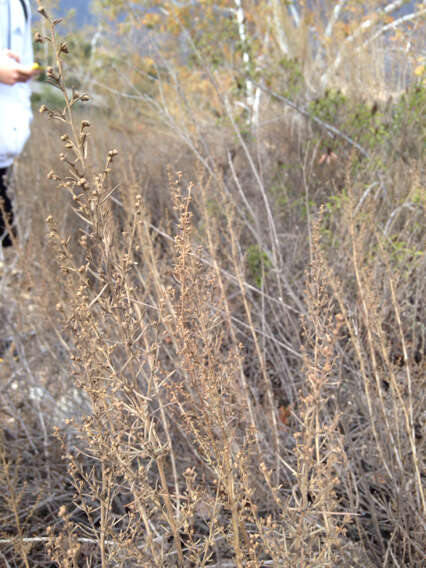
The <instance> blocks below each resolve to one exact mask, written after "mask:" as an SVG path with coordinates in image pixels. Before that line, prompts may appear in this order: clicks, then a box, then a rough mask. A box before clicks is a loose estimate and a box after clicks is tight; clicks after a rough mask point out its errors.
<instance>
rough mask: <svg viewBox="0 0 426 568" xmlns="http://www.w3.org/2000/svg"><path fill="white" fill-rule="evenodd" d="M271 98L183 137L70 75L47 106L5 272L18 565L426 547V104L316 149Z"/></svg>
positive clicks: (403, 551) (8, 506) (7, 475)
mask: <svg viewBox="0 0 426 568" xmlns="http://www.w3.org/2000/svg"><path fill="white" fill-rule="evenodd" d="M53 32H54V28H53V27H52V28H51V32H50V33H53ZM59 56H60V57H61V54H60V53H59ZM56 73H58V74H57V75H55V76H56V78H55V76H54V75H53V74H56ZM52 80H54V81H56V82H57V83H58V85H59V86H60V87H63V86H64V85H63V80H64V78H63V74H62V71H61V59H60V58H59V60H58V71H52ZM419 89H420V87H419ZM64 95H65V97H67V93H66V91H64ZM407 96H409V95H407ZM275 104H276V105H278V103H272V102H271V103H270V105H269V107H268V111H267V113H266V114H265V117H264V118H265V120H264V121H263V122H262V126H261V127H259V129H258V131H257V133H256V134H254V135H252V136H251V137H247V135H246V133H244V132H243V133H242V132H241V124H239V123H238V124H237V123H236V122H232V121H231V122H230V124H228V125H225V126H223V125H219V126H217V127H214V125H213V124H211V125H210V126H209V129H208V133H206V135H205V136H206V137H205V138H204V139H203V141H202V142H203V143H201V142H198V143H197V145H194V144H193V142H192V141H193V140H194V139H193V138H191V139H190V143H188V139H186V142H187V144H186V145H184V146H183V145H182V143H181V138H180V137H179V135H180V134H182V132H177V131H176V130H173V129H172V130H171V131H167V130H165V129H162V130H156V129H155V128H154V127H152V128H151V129H150V130H149V131H145V132H143V135H142V134H141V135H139V134H138V133H137V132H132V133H129V132H128V130H127V126H128V125H127V124H121V125H119V126H118V127H117V124H113V125H110V124H109V123H108V122H107V121H106V120H105V117H103V116H102V115H100V114H99V113H98V112H97V111H88V113H87V114H84V113H83V111H81V110H76V111H74V110H73V108H72V107H73V106H74V104H73V99H68V100H67V101H66V106H65V110H64V114H63V115H61V114H60V113H59V114H58V113H55V112H53V113H52V114H51V118H52V121H51V122H50V124H47V121H46V117H45V116H39V117H37V118H36V121H35V127H34V136H33V138H32V140H31V143H30V145H29V146H28V148H27V150H26V153H25V155H24V156H23V157H22V158H21V159H20V161H19V163H18V165H17V168H16V170H15V176H14V179H15V190H16V198H17V202H18V210H19V235H20V240H19V244H18V246H17V247H16V248H15V250H14V252H13V253H12V254H11V255H10V258H9V259H8V261H7V263H5V264H4V265H3V267H2V274H1V282H0V285H1V288H0V290H1V296H2V308H1V311H2V320H1V325H2V332H3V338H4V343H5V345H4V351H3V355H2V358H3V359H2V362H1V366H0V380H1V382H0V400H1V408H0V409H1V420H2V435H1V438H0V461H1V467H0V487H1V498H0V520H1V522H0V526H1V534H0V560H1V562H4V565H5V566H26V567H28V566H31V567H38V566H40V567H41V566H61V567H62V566H64V567H68V566H69V567H73V568H75V567H77V566H102V567H107V566H108V567H110V566H111V567H112V566H114V567H115V566H117V567H118V566H122V567H125V566H126V567H127V566H158V567H162V566H217V567H226V566H238V567H242V566H247V567H248V566H253V567H255V566H256V567H259V568H260V567H264V566H276V567H281V566H300V567H309V566H311V567H318V566H330V567H334V566H345V567H346V566H354V567H360V568H361V567H367V566H384V567H385V566H386V567H387V566H389V567H390V566H421V565H422V564H423V562H424V553H423V534H424V493H423V487H422V475H423V469H424V464H423V461H422V460H423V455H422V450H423V439H424V438H423V437H424V432H423V431H422V427H423V426H422V425H423V422H424V420H422V418H424V416H423V414H424V405H423V396H424V395H423V392H424V352H425V332H424V321H425V319H424V307H423V305H422V301H421V300H422V298H423V296H424V282H425V279H424V262H425V261H424V254H423V249H424V231H423V228H422V215H423V214H424V207H425V202H424V196H423V193H422V185H421V184H422V175H423V173H424V172H423V170H422V167H423V166H422V164H421V152H420V145H421V143H420V142H419V139H418V137H419V130H418V129H417V126H416V124H417V122H416V116H417V115H416V113H415V112H414V114H410V115H407V116H409V117H410V120H412V122H411V128H410V129H404V128H401V129H400V131H398V133H397V135H396V134H395V136H394V137H393V139H392V143H390V142H388V141H386V140H385V142H383V143H382V144H380V143H378V144H375V145H372V147H371V149H369V154H370V157H369V159H366V158H363V157H360V156H359V155H358V154H357V152H356V151H355V150H353V148H351V147H350V146H349V147H348V146H347V145H346V144H345V143H342V144H341V145H337V146H336V147H333V152H335V154H336V156H337V160H334V159H329V160H325V161H324V160H323V163H322V164H320V163H319V162H320V161H321V156H322V154H323V152H325V151H326V150H324V144H325V143H327V135H326V134H324V131H323V130H321V129H318V127H316V126H315V125H312V124H311V123H310V122H309V121H304V120H300V119H297V118H296V115H292V114H288V115H286V116H283V117H282V118H281V119H280V120H279V121H278V120H276V113H277V109H278V108H279V107H278V106H275ZM398 104H399V105H400V106H398ZM401 104H402V103H398V102H397V103H395V105H394V106H392V105H390V106H389V107H387V108H386V109H385V108H383V109H381V111H382V112H383V113H384V114H385V117H386V119H388V120H389V121H391V119H392V117H393V116H395V115H397V114H398V112H400V109H401V108H405V112H407V113H408V112H409V111H410V107H409V105H407V106H406V107H403V106H401ZM411 111H412V109H411ZM46 112H47V111H46ZM129 112H130V111H129ZM346 112H349V111H345V110H342V111H341V113H340V114H339V115H337V116H336V120H337V121H339V122H338V124H337V126H338V127H343V126H344V125H347V124H348V122H347V120H348V118H347V114H345V113H346ZM82 113H83V114H84V117H86V116H88V117H89V120H90V121H91V122H93V123H94V124H93V126H90V125H89V124H88V122H86V120H87V119H86V118H84V117H83V118H82V117H81V116H80V115H81V114H82ZM386 113H387V114H386ZM420 114H421V113H420ZM196 118H197V114H196V112H195V111H194V120H196ZM55 119H57V120H56V121H55ZM203 124H204V123H203ZM88 134H90V135H91V138H90V137H89V136H88ZM199 135H200V131H198V133H197V136H199ZM60 137H62V138H61V139H60ZM58 145H60V146H61V151H62V152H63V154H62V157H61V159H60V160H57V159H56V155H57V153H58ZM114 147H117V148H119V149H120V152H119V153H118V155H117V153H116V151H115V150H113V149H112V148H114ZM104 156H105V157H106V158H104ZM103 160H105V162H104V164H103V165H101V166H99V164H102V161H103ZM327 162H328V163H327ZM52 163H53V164H54V166H53V167H54V172H52V173H51V174H49V176H48V177H49V178H50V179H49V180H47V179H46V174H47V172H49V171H50V170H51V168H52ZM167 166H169V168H167ZM179 169H181V170H182V171H184V172H185V174H181V173H177V174H175V173H174V172H177V171H178V170H179ZM170 172H171V173H170ZM190 180H192V183H191V181H190ZM46 219H48V220H47V223H46Z"/></svg>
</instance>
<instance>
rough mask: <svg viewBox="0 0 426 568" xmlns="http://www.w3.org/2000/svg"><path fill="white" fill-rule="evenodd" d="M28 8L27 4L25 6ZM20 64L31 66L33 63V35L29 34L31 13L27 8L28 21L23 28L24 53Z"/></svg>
mask: <svg viewBox="0 0 426 568" xmlns="http://www.w3.org/2000/svg"><path fill="white" fill-rule="evenodd" d="M27 6H28V4H27ZM21 61H22V63H23V64H24V65H32V64H33V63H34V53H33V35H32V32H31V12H30V8H28V21H27V25H26V26H25V36H24V52H23V54H22V59H21Z"/></svg>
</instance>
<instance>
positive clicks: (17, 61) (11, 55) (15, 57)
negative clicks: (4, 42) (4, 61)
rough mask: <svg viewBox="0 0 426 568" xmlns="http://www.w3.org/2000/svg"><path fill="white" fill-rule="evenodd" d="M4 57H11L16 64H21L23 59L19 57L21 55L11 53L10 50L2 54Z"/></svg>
mask: <svg viewBox="0 0 426 568" xmlns="http://www.w3.org/2000/svg"><path fill="white" fill-rule="evenodd" d="M2 55H5V56H6V57H9V58H10V59H14V60H15V61H16V63H21V58H20V57H19V55H18V54H17V53H15V52H14V51H11V50H10V49H5V50H4V51H3V52H2Z"/></svg>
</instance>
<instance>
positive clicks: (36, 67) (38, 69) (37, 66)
mask: <svg viewBox="0 0 426 568" xmlns="http://www.w3.org/2000/svg"><path fill="white" fill-rule="evenodd" d="M31 69H32V70H33V71H41V67H40V65H39V64H38V63H37V62H35V63H33V64H32V67H31Z"/></svg>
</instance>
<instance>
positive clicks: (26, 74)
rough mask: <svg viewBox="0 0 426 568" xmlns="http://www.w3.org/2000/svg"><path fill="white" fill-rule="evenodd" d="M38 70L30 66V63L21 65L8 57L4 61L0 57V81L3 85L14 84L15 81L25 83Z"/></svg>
mask: <svg viewBox="0 0 426 568" xmlns="http://www.w3.org/2000/svg"><path fill="white" fill-rule="evenodd" d="M38 72H39V71H38V70H35V69H33V68H32V66H31V65H21V64H19V63H15V62H14V60H12V59H9V60H6V61H4V59H3V58H2V59H0V83H4V84H5V85H10V86H12V85H15V84H16V83H26V82H27V81H29V80H30V79H31V78H32V77H33V76H34V75H37V73H38Z"/></svg>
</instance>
